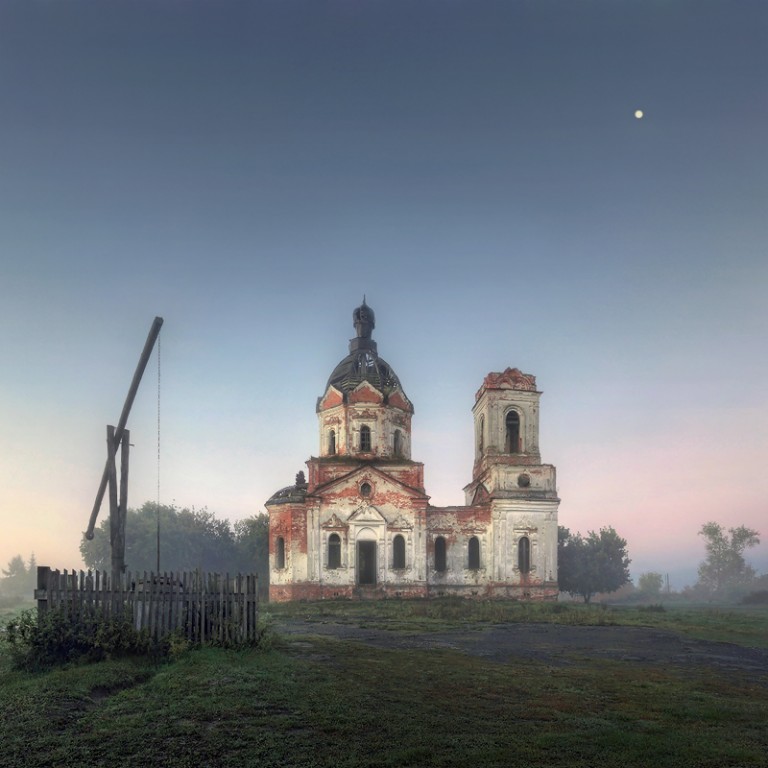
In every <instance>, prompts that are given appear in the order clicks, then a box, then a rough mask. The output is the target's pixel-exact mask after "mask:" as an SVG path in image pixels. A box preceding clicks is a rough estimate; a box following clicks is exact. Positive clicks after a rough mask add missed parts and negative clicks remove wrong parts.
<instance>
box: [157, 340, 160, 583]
mask: <svg viewBox="0 0 768 768" xmlns="http://www.w3.org/2000/svg"><path fill="white" fill-rule="evenodd" d="M156 512H157V573H158V574H159V573H160V336H158V337H157V509H156Z"/></svg>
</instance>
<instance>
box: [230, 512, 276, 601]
mask: <svg viewBox="0 0 768 768" xmlns="http://www.w3.org/2000/svg"><path fill="white" fill-rule="evenodd" d="M235 541H236V543H237V549H238V555H239V558H240V562H241V563H245V564H246V565H245V566H244V568H243V570H248V571H252V570H255V571H256V573H258V574H259V591H260V592H261V594H262V595H263V596H265V597H266V595H268V594H269V515H267V514H265V513H264V512H262V513H261V514H259V515H255V516H254V517H247V518H246V519H245V520H238V521H237V522H236V523H235Z"/></svg>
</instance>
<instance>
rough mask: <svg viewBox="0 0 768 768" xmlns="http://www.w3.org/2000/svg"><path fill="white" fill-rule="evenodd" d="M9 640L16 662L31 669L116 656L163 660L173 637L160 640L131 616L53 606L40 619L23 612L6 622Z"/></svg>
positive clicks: (34, 612)
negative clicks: (138, 625) (135, 623)
mask: <svg viewBox="0 0 768 768" xmlns="http://www.w3.org/2000/svg"><path fill="white" fill-rule="evenodd" d="M5 639H6V642H7V644H8V646H9V649H10V653H11V657H12V659H13V662H14V664H15V665H16V666H17V667H19V668H22V669H29V670H35V669H45V668H47V667H51V666H55V665H59V664H68V663H70V662H78V661H88V662H92V661H101V660H102V659H106V658H111V657H115V656H132V655H142V656H150V657H152V658H155V659H160V658H165V657H167V656H168V655H169V651H170V647H171V643H170V640H169V639H164V640H159V641H156V640H153V639H152V638H151V637H150V636H149V633H148V632H147V631H145V630H142V631H138V630H136V629H134V627H133V624H132V622H131V620H130V618H129V617H127V616H113V617H110V618H105V617H104V616H102V615H100V614H98V613H96V612H95V611H93V610H88V609H84V610H82V611H80V612H78V613H76V614H74V615H73V614H72V613H70V612H69V611H66V610H64V609H53V610H50V611H48V612H47V613H45V614H44V615H43V616H42V617H40V618H38V616H37V612H36V611H23V612H22V613H21V614H20V615H19V616H18V617H17V618H15V619H12V620H11V621H9V622H8V623H7V624H6V627H5Z"/></svg>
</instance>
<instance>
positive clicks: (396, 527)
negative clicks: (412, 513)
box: [387, 515, 413, 531]
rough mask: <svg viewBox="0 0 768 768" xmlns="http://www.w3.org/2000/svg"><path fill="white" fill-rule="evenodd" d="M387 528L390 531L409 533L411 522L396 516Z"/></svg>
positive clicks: (411, 526)
mask: <svg viewBox="0 0 768 768" xmlns="http://www.w3.org/2000/svg"><path fill="white" fill-rule="evenodd" d="M387 528H389V529H390V530H391V531H410V530H413V522H412V521H411V520H406V518H405V517H403V515H398V516H397V519H396V520H394V521H393V522H391V523H390V524H389V525H388V526H387Z"/></svg>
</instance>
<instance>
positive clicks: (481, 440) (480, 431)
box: [477, 416, 485, 453]
mask: <svg viewBox="0 0 768 768" xmlns="http://www.w3.org/2000/svg"><path fill="white" fill-rule="evenodd" d="M484 448H485V416H481V417H480V420H479V421H478V422H477V452H478V453H482V452H483V449H484Z"/></svg>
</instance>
